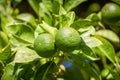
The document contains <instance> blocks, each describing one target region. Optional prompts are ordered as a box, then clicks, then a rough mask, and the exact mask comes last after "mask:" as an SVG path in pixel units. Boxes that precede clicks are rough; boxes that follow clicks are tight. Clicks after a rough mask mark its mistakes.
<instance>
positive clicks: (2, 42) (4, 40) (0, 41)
mask: <svg viewBox="0 0 120 80" xmlns="http://www.w3.org/2000/svg"><path fill="white" fill-rule="evenodd" d="M7 44H8V37H7V35H6V34H5V33H4V32H3V31H0V51H1V50H2V48H4V47H5V46H6V45H7Z"/></svg>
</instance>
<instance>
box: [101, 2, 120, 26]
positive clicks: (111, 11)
mask: <svg viewBox="0 0 120 80" xmlns="http://www.w3.org/2000/svg"><path fill="white" fill-rule="evenodd" d="M101 16H102V19H103V21H104V22H105V23H107V24H109V23H114V22H117V21H118V20H120V6H119V5H117V4H115V3H107V4H106V5H104V6H103V8H102V10H101Z"/></svg>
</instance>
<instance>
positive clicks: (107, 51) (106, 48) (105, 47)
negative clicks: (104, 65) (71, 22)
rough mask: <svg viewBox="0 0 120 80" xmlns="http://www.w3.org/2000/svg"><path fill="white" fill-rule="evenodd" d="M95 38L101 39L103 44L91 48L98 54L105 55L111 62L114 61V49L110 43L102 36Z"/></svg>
mask: <svg viewBox="0 0 120 80" xmlns="http://www.w3.org/2000/svg"><path fill="white" fill-rule="evenodd" d="M96 38H98V39H99V40H101V41H102V43H103V44H102V45H100V46H97V47H95V48H93V49H94V51H95V52H96V53H98V54H100V55H105V56H106V57H107V58H108V59H109V60H110V61H111V62H112V63H115V50H114V48H113V46H112V45H111V43H110V42H109V41H107V40H105V39H104V38H102V37H99V36H98V37H96Z"/></svg>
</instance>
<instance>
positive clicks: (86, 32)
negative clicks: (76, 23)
mask: <svg viewBox="0 0 120 80" xmlns="http://www.w3.org/2000/svg"><path fill="white" fill-rule="evenodd" d="M78 31H79V32H80V33H81V37H82V38H83V39H84V38H86V37H91V36H93V35H95V28H94V27H93V26H86V27H84V28H80V29H79V30H78Z"/></svg>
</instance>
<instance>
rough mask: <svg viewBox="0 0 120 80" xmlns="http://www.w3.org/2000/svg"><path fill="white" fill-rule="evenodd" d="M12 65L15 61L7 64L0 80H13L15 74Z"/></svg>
mask: <svg viewBox="0 0 120 80" xmlns="http://www.w3.org/2000/svg"><path fill="white" fill-rule="evenodd" d="M14 66H15V63H10V64H7V65H6V67H5V69H4V74H3V76H2V78H1V80H15V79H16V78H15V74H14Z"/></svg>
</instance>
